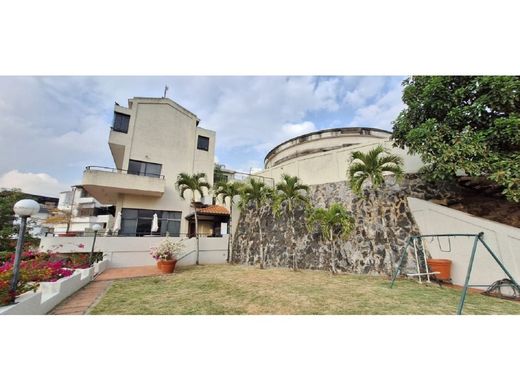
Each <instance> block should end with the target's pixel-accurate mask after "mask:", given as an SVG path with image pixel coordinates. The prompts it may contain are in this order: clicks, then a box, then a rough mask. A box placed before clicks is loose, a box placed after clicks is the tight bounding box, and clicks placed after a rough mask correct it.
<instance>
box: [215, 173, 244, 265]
mask: <svg viewBox="0 0 520 390" xmlns="http://www.w3.org/2000/svg"><path fill="white" fill-rule="evenodd" d="M214 190H215V196H216V197H219V196H220V197H222V201H223V202H224V203H225V202H226V199H227V198H229V205H230V206H229V240H228V257H227V262H228V263H229V261H230V259H231V248H232V247H233V246H232V245H231V244H232V240H233V231H232V228H233V225H232V221H233V218H232V215H233V204H235V198H236V197H237V196H239V195H240V194H241V191H242V183H239V182H236V181H235V182H227V183H217V184H215V188H214Z"/></svg>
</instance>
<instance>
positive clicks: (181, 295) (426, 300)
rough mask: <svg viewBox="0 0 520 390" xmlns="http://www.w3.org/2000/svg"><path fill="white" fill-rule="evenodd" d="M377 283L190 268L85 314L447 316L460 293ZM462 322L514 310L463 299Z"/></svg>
mask: <svg viewBox="0 0 520 390" xmlns="http://www.w3.org/2000/svg"><path fill="white" fill-rule="evenodd" d="M389 285H390V283H389V280H388V279H387V278H385V277H378V276H365V275H336V276H332V275H330V274H329V273H327V272H324V271H307V270H306V271H298V272H294V271H291V270H288V269H280V268H275V269H267V270H261V269H258V268H253V267H247V266H238V265H213V266H196V267H190V268H185V269H180V270H175V273H174V274H172V275H165V276H157V277H147V278H139V279H127V280H119V281H115V282H114V283H113V284H112V286H111V287H110V289H109V290H108V292H107V294H106V295H105V296H104V297H103V299H102V300H101V301H100V302H99V303H98V304H97V306H96V307H95V308H94V309H93V310H92V311H91V313H92V314H455V313H456V309H457V304H458V301H459V297H460V291H457V290H454V289H451V288H447V287H439V286H438V285H433V284H432V285H425V284H422V285H421V284H418V283H417V282H414V281H411V280H398V281H397V282H396V284H395V286H394V288H393V289H390V288H389ZM464 314H520V303H517V302H511V301H507V300H502V299H497V298H491V297H487V296H483V295H481V294H478V293H470V294H468V297H467V299H466V304H465V306H464Z"/></svg>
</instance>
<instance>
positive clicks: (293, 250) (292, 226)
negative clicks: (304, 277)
mask: <svg viewBox="0 0 520 390" xmlns="http://www.w3.org/2000/svg"><path fill="white" fill-rule="evenodd" d="M289 223H290V225H291V230H292V245H291V246H292V260H293V261H292V263H293V271H297V270H298V264H297V262H296V229H295V228H294V211H293V214H292V215H291V217H290V218H289Z"/></svg>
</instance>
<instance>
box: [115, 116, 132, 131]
mask: <svg viewBox="0 0 520 390" xmlns="http://www.w3.org/2000/svg"><path fill="white" fill-rule="evenodd" d="M129 123H130V115H125V114H120V113H119V112H114V124H113V125H112V130H114V131H118V132H120V133H128V124H129Z"/></svg>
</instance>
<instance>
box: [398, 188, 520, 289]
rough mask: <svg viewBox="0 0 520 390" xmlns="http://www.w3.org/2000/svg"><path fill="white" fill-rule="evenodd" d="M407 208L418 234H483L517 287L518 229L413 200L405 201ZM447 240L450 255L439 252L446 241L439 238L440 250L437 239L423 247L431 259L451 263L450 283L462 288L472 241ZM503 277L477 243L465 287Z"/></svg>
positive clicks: (519, 270)
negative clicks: (450, 261) (467, 284)
mask: <svg viewBox="0 0 520 390" xmlns="http://www.w3.org/2000/svg"><path fill="white" fill-rule="evenodd" d="M408 204H409V206H410V210H411V212H412V214H413V217H414V219H415V221H416V222H417V225H418V226H419V230H420V231H421V234H449V233H470V234H476V233H479V232H484V236H483V239H484V241H485V242H486V243H487V244H488V245H489V247H490V248H491V249H492V250H493V252H495V254H496V256H497V257H498V258H499V259H500V261H501V262H502V263H503V264H504V265H505V267H506V268H507V270H508V271H509V273H510V274H511V275H512V276H513V277H514V278H515V280H516V281H517V282H518V283H520V229H518V228H514V227H512V226H508V225H504V224H501V223H497V222H492V221H489V220H487V219H483V218H479V217H474V216H472V215H470V214H467V213H463V212H461V211H458V210H453V209H450V208H448V207H444V206H440V205H437V204H435V203H431V202H427V201H424V200H420V199H416V198H408ZM450 240H451V252H450V253H446V252H443V250H447V249H448V244H449V243H448V239H447V238H444V237H441V238H440V244H441V247H442V249H441V248H439V244H438V242H437V239H435V240H433V241H431V239H429V238H425V239H424V243H425V245H426V248H427V249H428V250H429V251H430V253H431V255H432V257H434V258H437V259H450V260H452V261H453V264H452V270H451V275H452V280H453V283H454V284H457V285H464V280H465V278H466V272H467V269H468V264H469V258H470V255H471V249H472V246H473V238H467V237H455V238H454V237H452V238H451V239H450ZM505 277H506V275H505V274H504V272H503V271H502V270H501V269H500V267H499V266H498V264H497V263H496V262H495V260H494V259H493V258H492V257H491V255H490V254H489V252H488V251H487V250H486V249H485V248H484V246H483V245H482V244H481V243H479V244H478V246H477V252H476V257H475V261H474V263H473V270H472V272H471V279H470V281H469V283H470V284H491V283H493V282H495V281H496V280H499V279H503V278H505Z"/></svg>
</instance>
